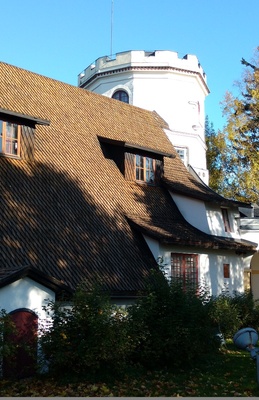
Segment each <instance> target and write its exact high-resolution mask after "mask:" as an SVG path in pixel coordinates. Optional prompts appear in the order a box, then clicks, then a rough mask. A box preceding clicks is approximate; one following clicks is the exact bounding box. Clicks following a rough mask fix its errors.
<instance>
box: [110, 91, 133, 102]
mask: <svg viewBox="0 0 259 400" xmlns="http://www.w3.org/2000/svg"><path fill="white" fill-rule="evenodd" d="M112 98H113V99H116V100H120V101H123V103H129V95H128V93H127V92H125V91H124V90H117V92H115V93H113V95H112Z"/></svg>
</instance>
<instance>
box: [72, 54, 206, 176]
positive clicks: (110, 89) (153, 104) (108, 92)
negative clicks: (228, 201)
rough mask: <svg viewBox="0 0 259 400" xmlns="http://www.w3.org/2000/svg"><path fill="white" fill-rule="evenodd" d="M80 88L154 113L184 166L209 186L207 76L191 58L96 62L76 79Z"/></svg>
mask: <svg viewBox="0 0 259 400" xmlns="http://www.w3.org/2000/svg"><path fill="white" fill-rule="evenodd" d="M78 86H79V87H81V88H84V89H87V90H90V91H92V92H95V93H99V94H102V95H104V96H108V97H112V98H115V99H117V100H121V101H124V102H127V103H129V104H133V105H135V106H137V107H141V108H145V109H148V110H151V111H156V112H157V113H158V114H159V115H160V116H161V117H162V118H163V119H164V120H165V121H166V122H167V124H168V126H169V129H166V130H165V131H166V134H167V135H168V137H169V139H170V140H171V142H172V143H173V145H174V146H175V148H176V150H177V151H178V153H179V155H180V157H181V158H182V160H183V162H184V164H185V165H186V167H187V168H189V169H190V170H191V171H193V170H194V171H195V172H196V174H197V175H198V176H199V177H200V178H201V179H202V180H203V182H205V183H206V184H208V170H207V166H206V144H205V133H204V125H205V111H204V102H205V97H206V96H207V95H208V94H209V89H208V86H207V81H206V75H205V73H204V71H203V69H202V67H201V66H200V64H199V61H198V59H197V57H196V56H195V55H186V56H185V57H183V58H178V54H177V53H176V52H173V51H165V50H163V51H153V52H147V51H126V52H122V53H117V54H116V55H115V56H114V57H107V56H105V57H100V58H98V59H97V60H96V61H95V62H94V63H92V64H90V65H89V66H88V67H87V68H86V69H85V70H84V71H83V72H81V73H80V74H79V76H78Z"/></svg>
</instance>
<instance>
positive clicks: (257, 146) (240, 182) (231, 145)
mask: <svg viewBox="0 0 259 400" xmlns="http://www.w3.org/2000/svg"><path fill="white" fill-rule="evenodd" d="M241 63H242V64H243V65H244V66H245V70H244V73H243V77H242V80H241V81H240V82H238V83H237V84H236V86H237V88H238V95H233V94H232V93H230V92H227V93H226V95H225V99H224V102H223V103H222V104H223V115H225V116H226V119H227V123H226V126H225V127H224V130H223V134H225V137H226V143H227V147H226V149H225V150H226V151H225V154H224V157H225V163H224V166H223V167H224V171H223V173H224V176H225V178H224V184H223V193H222V194H224V195H225V196H227V197H231V198H234V199H236V200H241V201H244V200H245V201H250V202H256V201H258V195H259V67H258V66H259V47H258V48H257V49H256V52H255V56H254V60H253V61H252V62H251V63H249V62H247V61H246V60H244V59H243V58H242V60H241Z"/></svg>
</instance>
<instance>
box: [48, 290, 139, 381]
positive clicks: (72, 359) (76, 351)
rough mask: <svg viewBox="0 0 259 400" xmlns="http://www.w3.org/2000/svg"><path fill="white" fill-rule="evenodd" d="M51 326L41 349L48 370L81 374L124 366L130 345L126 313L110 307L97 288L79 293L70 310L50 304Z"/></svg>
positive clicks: (57, 372) (76, 294) (107, 299)
mask: <svg viewBox="0 0 259 400" xmlns="http://www.w3.org/2000/svg"><path fill="white" fill-rule="evenodd" d="M47 311H48V313H50V314H51V315H52V318H53V324H52V326H51V327H50V328H49V329H48V330H47V331H43V332H42V337H41V347H42V350H43V354H44V359H45V361H47V362H48V364H49V371H50V372H51V373H53V374H55V375H59V376H62V375H66V374H72V375H82V374H87V373H91V374H92V373H94V372H97V371H100V370H102V369H103V368H105V367H106V368H107V367H111V368H113V369H115V370H119V369H120V368H121V367H123V365H124V363H125V360H126V359H127V356H128V353H129V352H130V350H131V346H132V342H131V341H130V340H128V324H127V319H126V318H125V313H124V311H123V310H120V309H119V308H118V307H116V306H113V305H112V304H111V303H110V301H109V298H108V297H107V296H106V295H104V294H103V293H101V291H100V290H99V289H98V288H94V289H93V291H92V292H90V293H86V292H85V291H84V290H81V289H80V290H78V291H77V292H76V293H75V295H74V297H73V299H72V302H71V305H70V307H64V306H63V307H62V306H61V305H60V304H54V303H50V304H49V305H48V307H47Z"/></svg>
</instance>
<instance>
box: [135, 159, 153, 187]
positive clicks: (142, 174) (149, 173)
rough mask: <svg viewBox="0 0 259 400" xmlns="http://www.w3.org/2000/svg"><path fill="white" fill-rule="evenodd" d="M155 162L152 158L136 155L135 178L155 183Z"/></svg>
mask: <svg viewBox="0 0 259 400" xmlns="http://www.w3.org/2000/svg"><path fill="white" fill-rule="evenodd" d="M155 172H156V163H155V160H154V159H153V158H150V157H144V156H140V155H138V154H137V155H136V180H137V181H143V182H146V183H150V184H154V183H155Z"/></svg>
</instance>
